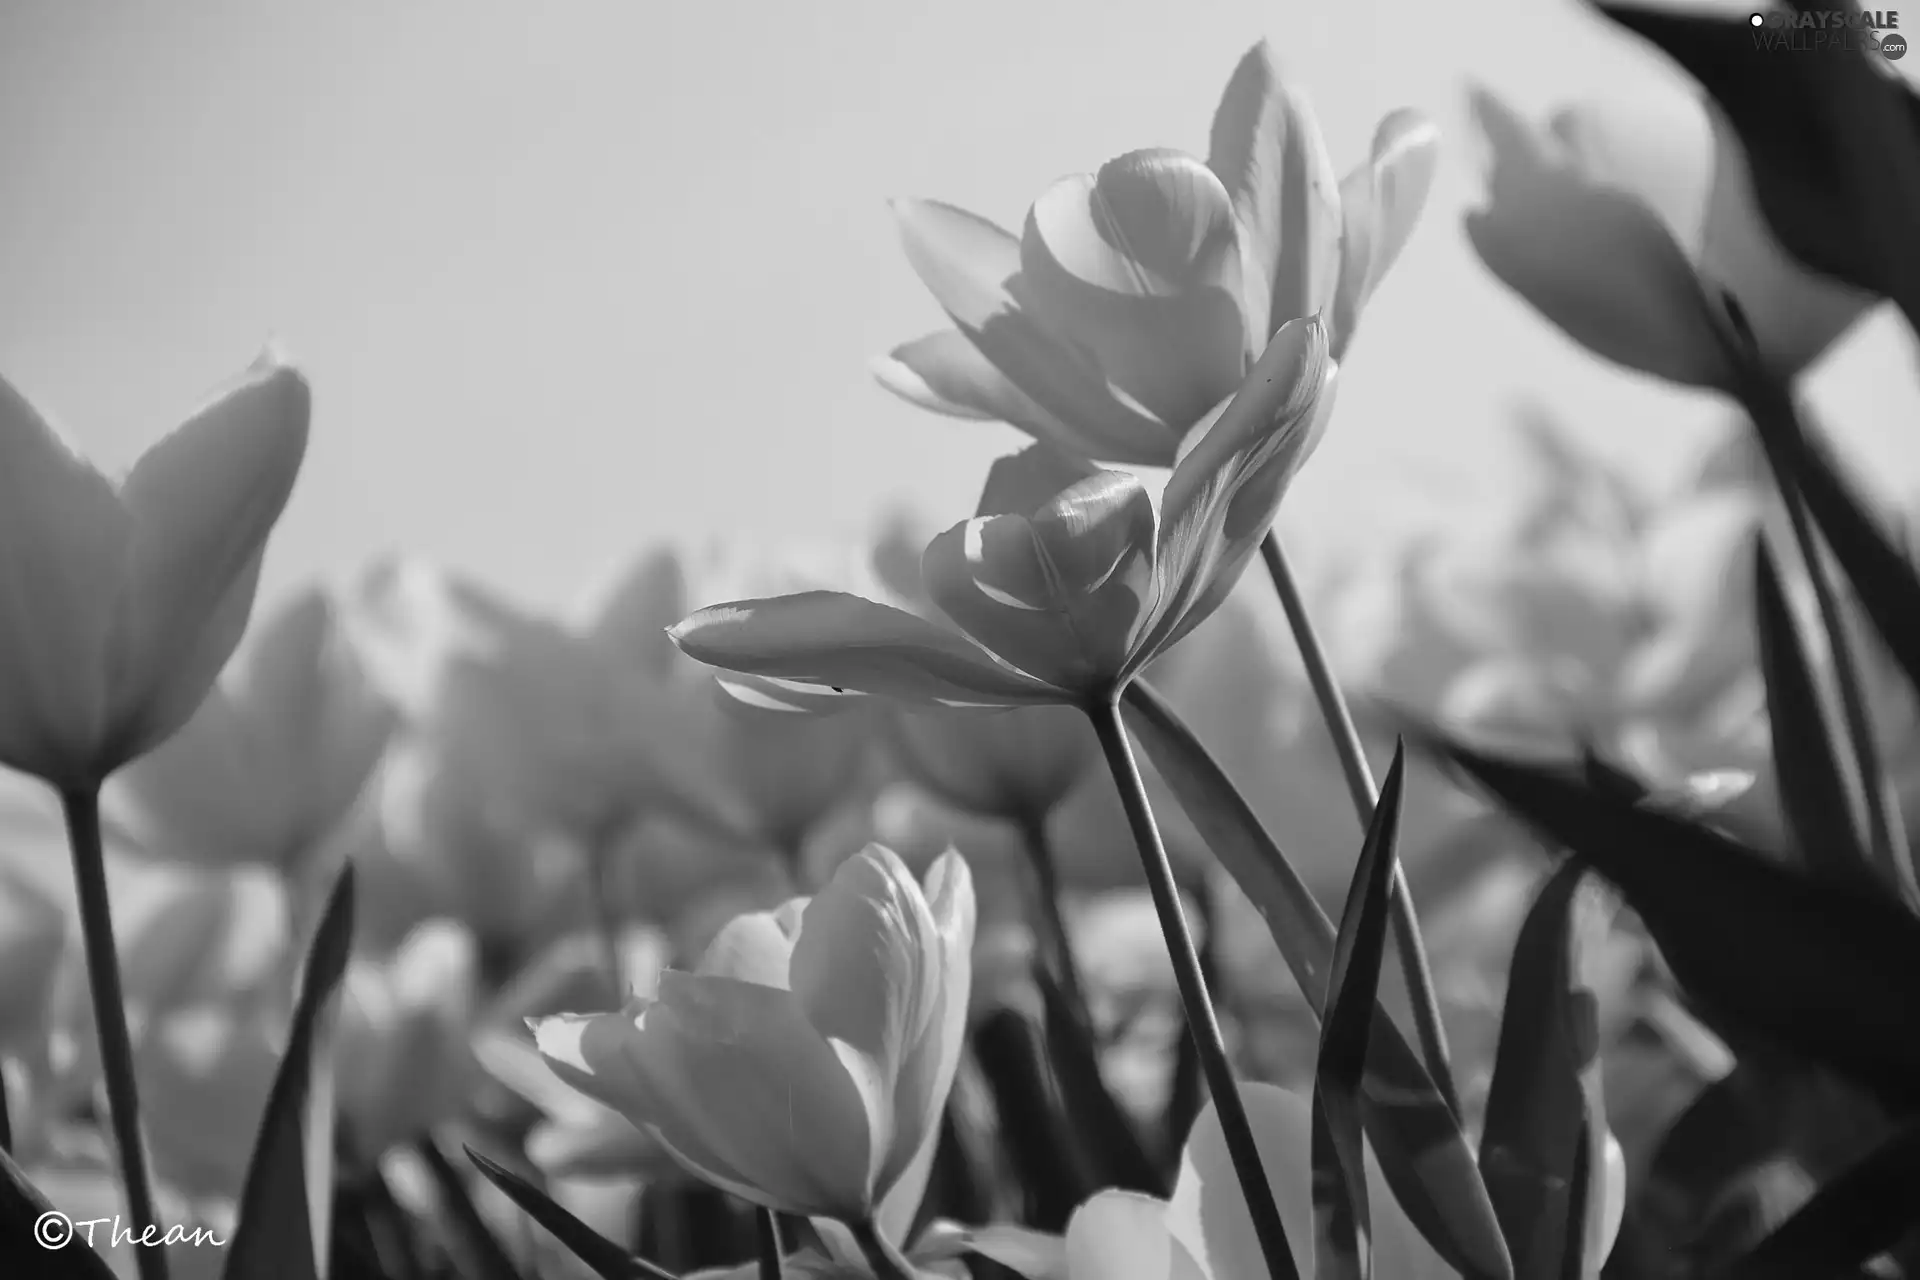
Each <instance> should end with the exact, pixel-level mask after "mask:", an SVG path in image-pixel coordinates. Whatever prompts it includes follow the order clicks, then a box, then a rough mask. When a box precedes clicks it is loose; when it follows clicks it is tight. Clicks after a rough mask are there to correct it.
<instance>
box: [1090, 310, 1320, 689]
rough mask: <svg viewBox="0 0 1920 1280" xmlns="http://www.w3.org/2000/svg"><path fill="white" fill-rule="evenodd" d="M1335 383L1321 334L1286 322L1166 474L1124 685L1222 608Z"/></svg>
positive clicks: (1313, 324)
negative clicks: (1147, 614) (1149, 592)
mask: <svg viewBox="0 0 1920 1280" xmlns="http://www.w3.org/2000/svg"><path fill="white" fill-rule="evenodd" d="M1334 373H1335V369H1334V366H1333V364H1332V362H1331V361H1330V360H1329V359H1328V358H1327V338H1326V329H1325V327H1324V326H1323V325H1322V324H1321V323H1320V321H1319V320H1318V319H1311V320H1295V321H1292V322H1291V323H1289V324H1288V325H1287V326H1286V327H1285V328H1284V329H1282V330H1281V331H1280V334H1279V336H1278V337H1276V338H1274V340H1273V343H1272V345H1270V346H1269V347H1268V348H1267V351H1266V354H1264V355H1262V356H1261V357H1260V363H1259V364H1258V365H1256V366H1255V367H1254V370H1253V372H1252V373H1250V374H1248V375H1247V381H1246V384H1245V385H1244V386H1243V387H1242V389H1241V391H1240V392H1239V394H1237V395H1236V396H1234V398H1233V400H1232V402H1231V403H1229V404H1228V405H1227V407H1226V409H1225V411H1224V412H1222V413H1221V415H1220V418H1219V420H1218V421H1217V422H1215V423H1214V425H1213V426H1212V428H1211V429H1209V430H1208V432H1207V434H1206V436H1205V438H1204V439H1202V440H1201V441H1200V443H1199V444H1197V445H1195V446H1194V448H1193V449H1192V451H1191V452H1189V453H1188V454H1187V456H1186V457H1185V458H1183V459H1181V461H1180V465H1179V466H1178V467H1176V468H1175V469H1174V472H1173V476H1172V478H1171V479H1169V480H1168V481H1167V488H1166V491H1165V493H1163V494H1162V495H1161V499H1160V536H1159V546H1158V550H1157V552H1156V558H1155V563H1154V595H1153V608H1152V616H1151V619H1150V620H1149V622H1148V625H1147V626H1146V627H1145V628H1143V629H1142V631H1141V634H1140V638H1139V640H1138V641H1137V642H1136V644H1135V648H1134V652H1133V654H1132V656H1131V657H1130V658H1129V661H1128V666H1127V669H1126V671H1125V672H1124V674H1125V675H1132V674H1134V673H1135V672H1137V671H1138V670H1139V669H1140V668H1141V667H1143V666H1145V665H1146V664H1147V663H1148V662H1149V661H1151V660H1152V659H1153V658H1154V657H1155V656H1157V655H1158V654H1160V653H1161V652H1164V651H1165V650H1166V649H1167V648H1168V647H1169V646H1171V645H1172V644H1173V643H1174V642H1175V641H1177V640H1179V639H1180V638H1181V637H1182V636H1184V635H1185V634H1187V632H1189V631H1191V630H1192V629H1193V628H1194V627H1196V626H1199V625H1200V623H1201V622H1203V621H1205V620H1206V618H1207V616H1208V615H1209V614H1211V613H1212V612H1213V611H1214V610H1215V609H1216V608H1218V607H1219V605H1220V602H1221V601H1223V600H1225V599H1226V598H1227V593H1228V592H1229V591H1231V590H1232V589H1233V584H1234V583H1235V582H1236V581H1237V580H1238V578H1239V575H1240V571H1241V570H1242V569H1243V568H1245V567H1246V562H1247V560H1248V558H1249V557H1251V556H1252V554H1253V551H1254V548H1255V547H1256V546H1258V545H1259V543H1260V540H1261V539H1262V538H1264V537H1265V536H1266V534H1267V530H1268V529H1269V528H1270V527H1271V526H1272V524H1273V518H1274V515H1275V514H1276V513H1277V512H1278V511H1279V509H1280V500H1281V498H1282V497H1284V496H1285V494H1286V490H1287V485H1288V484H1289V483H1290V482H1291V481H1292V479H1293V477H1294V475H1295V473H1296V472H1298V471H1299V469H1300V468H1301V466H1303V465H1304V464H1305V463H1306V460H1307V457H1308V456H1309V454H1311V452H1312V451H1313V448H1314V446H1315V445H1316V444H1318V443H1319V438H1320V434H1321V433H1322V432H1323V431H1324V430H1325V427H1326V422H1327V417H1328V415H1329V413H1330V412H1331V411H1332V408H1333V399H1334V397H1333V390H1334Z"/></svg>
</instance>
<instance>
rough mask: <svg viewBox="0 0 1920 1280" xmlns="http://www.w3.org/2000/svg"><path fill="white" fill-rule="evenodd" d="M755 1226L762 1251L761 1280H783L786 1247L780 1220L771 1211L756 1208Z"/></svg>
mask: <svg viewBox="0 0 1920 1280" xmlns="http://www.w3.org/2000/svg"><path fill="white" fill-rule="evenodd" d="M753 1225H754V1237H755V1240H756V1242H757V1243H758V1245H759V1249H760V1280H781V1277H782V1276H784V1275H785V1274H786V1267H785V1263H784V1262H783V1261H782V1257H783V1255H784V1254H785V1253H786V1246H785V1245H783V1244H782V1243H781V1241H780V1219H779V1218H778V1217H777V1216H775V1214H774V1212H773V1210H771V1209H764V1208H755V1209H754V1211H753Z"/></svg>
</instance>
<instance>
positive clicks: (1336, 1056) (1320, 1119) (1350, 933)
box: [1313, 744, 1407, 1280]
mask: <svg viewBox="0 0 1920 1280" xmlns="http://www.w3.org/2000/svg"><path fill="white" fill-rule="evenodd" d="M1406 765H1407V760H1406V748H1405V746H1404V744H1396V745H1395V747H1394V751H1393V766H1392V767H1391V768H1390V769H1388V770H1387V777H1386V781H1385V782H1384V783H1383V784H1382V785H1381V787H1380V801H1379V803H1378V804H1376V805H1374V807H1373V821H1372V822H1370V823H1368V824H1367V838H1366V840H1365V842H1364V843H1363V844H1362V845H1361V846H1360V859H1359V861H1358V862H1357V863H1356V864H1355V866H1354V868H1353V883H1352V885H1351V886H1350V887H1349V888H1348V890H1347V904H1346V907H1345V909H1344V910H1343V911H1342V912H1341V913H1340V932H1339V934H1338V935H1337V936H1336V937H1335V939H1334V944H1333V975H1332V977H1331V978H1329V979H1328V981H1327V1016H1326V1019H1325V1020H1324V1021H1323V1022H1322V1023H1321V1026H1320V1056H1319V1061H1318V1063H1317V1064H1316V1069H1315V1071H1314V1077H1313V1220H1314V1242H1315V1248H1314V1277H1315V1280H1369V1277H1371V1276H1372V1275H1373V1222H1372V1213H1371V1211H1370V1208H1369V1206H1368V1204H1367V1161H1366V1140H1365V1138H1364V1136H1363V1134H1362V1128H1361V1114H1362V1108H1361V1092H1360V1090H1361V1081H1362V1080H1363V1079H1364V1078H1365V1075H1366V1070H1367V1039H1368V1036H1369V1033H1370V1032H1371V1031H1372V1029H1373V1010H1374V1006H1375V1005H1376V1004H1377V1003H1378V1002H1379V999H1380V962H1381V959H1382V957H1384V956H1385V954H1386V950H1387V923H1388V918H1389V917H1388V909H1389V905H1390V903H1391V902H1392V900H1393V899H1392V893H1393V872H1394V867H1395V864H1396V861H1397V858H1396V853H1395V848H1396V846H1397V844H1398V842H1399V839H1400V803H1401V795H1402V793H1403V791H1404V789H1405V784H1406Z"/></svg>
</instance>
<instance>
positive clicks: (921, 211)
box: [893, 200, 1179, 466]
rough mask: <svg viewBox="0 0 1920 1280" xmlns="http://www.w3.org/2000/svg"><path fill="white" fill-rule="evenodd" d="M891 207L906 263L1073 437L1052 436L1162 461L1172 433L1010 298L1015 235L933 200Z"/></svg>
mask: <svg viewBox="0 0 1920 1280" xmlns="http://www.w3.org/2000/svg"><path fill="white" fill-rule="evenodd" d="M893 212H894V217H895V220H896V221H897V222H898V223H899V226H900V236H901V241H902V243H903V244H904V245H905V247H906V251H907V260H908V261H909V262H911V263H912V264H913V269H914V271H915V272H917V273H918V274H919V276H920V279H921V281H922V282H923V283H924V284H925V285H926V286H927V288H928V289H930V290H932V291H933V296H934V297H935V298H936V299H937V300H938V301H939V303H940V305H941V306H942V307H943V308H945V309H946V312H947V315H948V316H949V317H951V318H952V320H953V322H954V324H955V325H956V326H958V328H959V330H960V332H961V334H962V335H964V336H965V337H966V338H967V340H968V341H970V342H971V343H972V344H973V345H974V346H975V347H976V348H978V350H979V351H980V353H981V354H982V355H983V356H985V357H986V358H987V360H988V361H989V362H990V363H991V364H992V365H993V366H994V367H995V368H996V369H998V370H999V371H1000V372H1001V373H1002V374H1004V375H1005V376H1006V378H1007V380H1008V381H1009V382H1011V383H1012V384H1013V385H1014V386H1016V387H1018V388H1019V389H1020V391H1021V393H1022V394H1024V395H1026V396H1027V397H1029V398H1030V399H1032V400H1033V402H1034V403H1035V404H1037V405H1039V406H1041V407H1042V408H1044V409H1045V410H1046V411H1047V412H1048V413H1049V414H1051V415H1052V416H1053V418H1054V420H1055V421H1056V422H1058V423H1059V424H1060V426H1061V427H1062V428H1063V429H1064V430H1065V432H1067V433H1069V434H1070V437H1071V438H1062V439H1059V440H1055V441H1053V443H1055V444H1058V445H1060V446H1061V447H1063V448H1069V449H1071V451H1073V452H1076V453H1084V454H1086V455H1087V456H1088V457H1092V458H1100V459H1105V460H1109V461H1113V462H1124V463H1132V464H1138V465H1146V466H1163V465H1165V463H1166V460H1167V459H1169V458H1171V457H1172V456H1173V450H1174V447H1175V446H1176V445H1177V444H1178V443H1179V440H1178V437H1177V435H1175V433H1174V432H1173V431H1172V430H1171V429H1169V428H1168V426H1167V424H1165V423H1163V422H1161V421H1160V420H1159V419H1157V418H1155V417H1154V416H1153V415H1152V413H1151V412H1149V411H1148V410H1146V409H1144V408H1143V407H1141V406H1140V405H1139V404H1137V403H1133V402H1131V401H1129V400H1127V399H1126V398H1125V397H1124V396H1123V395H1122V394H1121V393H1120V392H1119V391H1118V389H1117V388H1116V387H1115V386H1114V385H1113V384H1112V383H1111V382H1110V381H1109V374H1108V372H1107V371H1105V370H1103V369H1102V368H1101V366H1100V364H1099V362H1098V360H1097V359H1096V358H1095V357H1094V355H1093V354H1092V353H1091V352H1090V351H1088V350H1087V349H1086V348H1085V347H1084V346H1083V345H1082V343H1083V341H1084V340H1083V339H1081V338H1079V337H1078V335H1074V334H1060V333H1055V332H1053V331H1052V330H1050V329H1048V328H1047V327H1046V326H1045V325H1044V323H1042V322H1041V321H1040V320H1039V319H1038V317H1036V316H1034V315H1031V314H1029V313H1028V312H1027V311H1025V310H1024V309H1023V307H1024V304H1023V303H1021V302H1019V301H1016V298H1017V296H1018V292H1019V289H1020V287H1021V286H1020V283H1019V281H1018V276H1019V274H1020V270H1021V265H1020V253H1021V250H1020V241H1019V240H1017V239H1015V238H1014V237H1013V236H1012V235H1010V234H1008V233H1007V232H1006V231H1004V230H1002V229H1001V228H1000V227H997V226H995V225H994V224H993V223H991V222H988V221H987V220H986V219H985V218H981V217H977V216H975V215H974V214H971V213H968V212H966V211H965V210H964V209H956V208H954V207H953V206H952V205H948V204H941V203H939V202H938V201H933V200H899V201H895V202H894V206H893ZM1016 425H1018V424H1016Z"/></svg>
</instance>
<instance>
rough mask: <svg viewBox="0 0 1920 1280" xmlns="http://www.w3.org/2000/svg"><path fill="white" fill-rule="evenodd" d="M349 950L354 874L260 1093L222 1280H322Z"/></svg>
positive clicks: (338, 899) (316, 946)
mask: <svg viewBox="0 0 1920 1280" xmlns="http://www.w3.org/2000/svg"><path fill="white" fill-rule="evenodd" d="M352 951H353V865H352V864H351V863H349V864H347V865H346V866H345V867H343V868H342V869H341V871H340V878H339V879H338V880H336V881H335V882H334V886H333V892H332V894H331V895H329V896H328V898H327V906H326V910H325V911H324V912H322V913H321V916H320V923H319V926H318V927H317V928H316V929H315V930H314V934H313V943H312V945H311V946H310V947H308V949H307V962H306V968H305V970H304V971H303V972H302V974H301V977H300V994H299V997H298V999H296V1000H295V1002H294V1006H293V1027H292V1030H291V1031H290V1032H289V1034H288V1036H287V1051H286V1055H285V1056H284V1057H283V1058H282V1059H281V1060H280V1069H279V1071H278V1073H277V1074H276V1075H275V1076H274V1080H273V1089H272V1091H271V1092H269V1093H268V1094H267V1108H266V1111H265V1112H264V1113H263V1114H262V1116H261V1119H260V1133H259V1137H258V1138H256V1139H255V1141H254V1145H253V1159H252V1161H251V1162H250V1163H249V1164H248V1166H247V1178H246V1183H245V1185H244V1187H243V1188H242V1190H241V1193H240V1220H239V1224H238V1225H237V1226H236V1227H235V1228H234V1235H233V1242H232V1244H231V1245H229V1246H228V1249H227V1265H226V1268H225V1270H224V1271H223V1272H222V1273H221V1274H222V1275H224V1276H225V1277H226V1278H227V1280H257V1278H258V1277H260V1276H273V1277H274V1278H275V1280H326V1276H327V1254H328V1251H329V1249H330V1248H331V1245H332V1240H333V1229H332V1228H333V1166H334V1107H333V1023H334V1017H335V1014H336V1013H337V1011H338V1009H339V1003H340V1002H339V996H340V982H341V979H342V978H344V977H345V976H346V972H347V959H348V957H349V956H350V955H351V953H352Z"/></svg>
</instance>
